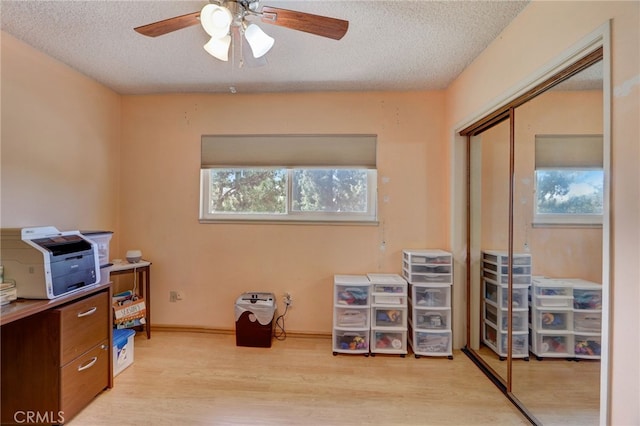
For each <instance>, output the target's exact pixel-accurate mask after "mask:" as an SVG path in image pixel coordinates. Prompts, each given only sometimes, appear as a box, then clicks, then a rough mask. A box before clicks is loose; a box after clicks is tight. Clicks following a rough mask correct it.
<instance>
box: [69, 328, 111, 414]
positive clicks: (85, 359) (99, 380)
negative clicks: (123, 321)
mask: <svg viewBox="0 0 640 426" xmlns="http://www.w3.org/2000/svg"><path fill="white" fill-rule="evenodd" d="M60 374H61V382H62V383H61V385H62V386H61V388H62V390H61V398H60V409H61V410H62V411H63V412H64V418H65V419H71V418H72V417H73V416H75V415H76V414H77V413H78V412H79V411H80V410H82V409H83V408H84V407H85V406H86V405H87V404H88V403H89V402H91V400H92V399H93V398H94V397H95V396H96V395H98V394H99V393H100V392H101V391H102V390H103V389H105V388H106V387H107V386H108V384H109V341H108V340H106V339H105V340H103V341H102V342H100V343H99V344H98V345H96V346H95V347H93V348H92V349H91V350H89V351H88V352H87V353H85V354H84V355H82V356H80V357H78V358H77V359H75V360H73V361H72V362H70V363H69V364H67V365H66V366H64V367H62V369H61V373H60Z"/></svg>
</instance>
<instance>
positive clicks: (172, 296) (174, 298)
mask: <svg viewBox="0 0 640 426" xmlns="http://www.w3.org/2000/svg"><path fill="white" fill-rule="evenodd" d="M177 301H178V292H177V291H170V292H169V302H171V303H175V302H177Z"/></svg>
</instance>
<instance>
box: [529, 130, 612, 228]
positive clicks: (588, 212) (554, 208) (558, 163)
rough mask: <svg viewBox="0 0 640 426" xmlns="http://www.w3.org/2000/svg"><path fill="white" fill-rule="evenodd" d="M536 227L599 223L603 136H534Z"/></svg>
mask: <svg viewBox="0 0 640 426" xmlns="http://www.w3.org/2000/svg"><path fill="white" fill-rule="evenodd" d="M535 149H536V158H535V164H536V169H535V181H536V197H535V198H536V199H535V203H534V206H535V211H534V223H535V224H563V225H582V224H589V225H594V224H602V215H603V211H604V193H603V188H604V170H603V166H602V164H603V163H602V136H600V135H563V136H536V148H535Z"/></svg>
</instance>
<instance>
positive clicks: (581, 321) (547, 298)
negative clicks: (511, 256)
mask: <svg viewBox="0 0 640 426" xmlns="http://www.w3.org/2000/svg"><path fill="white" fill-rule="evenodd" d="M601 301H602V286H601V285H600V284H596V283H592V282H589V281H585V280H582V279H574V278H549V277H538V276H536V277H533V285H532V287H531V321H530V324H529V327H530V332H531V342H530V350H531V352H532V353H533V354H534V355H535V356H536V357H537V358H538V359H542V358H587V359H599V358H600V335H601V331H602V303H601Z"/></svg>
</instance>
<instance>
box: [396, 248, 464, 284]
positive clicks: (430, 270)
mask: <svg viewBox="0 0 640 426" xmlns="http://www.w3.org/2000/svg"><path fill="white" fill-rule="evenodd" d="M402 276H403V277H404V278H405V279H406V280H407V281H408V282H409V283H410V284H420V283H423V284H428V283H435V284H452V283H453V260H452V256H451V253H448V252H446V251H444V250H438V249H434V250H403V251H402Z"/></svg>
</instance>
